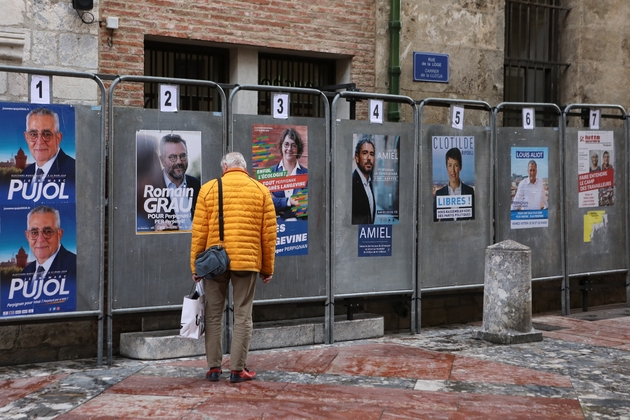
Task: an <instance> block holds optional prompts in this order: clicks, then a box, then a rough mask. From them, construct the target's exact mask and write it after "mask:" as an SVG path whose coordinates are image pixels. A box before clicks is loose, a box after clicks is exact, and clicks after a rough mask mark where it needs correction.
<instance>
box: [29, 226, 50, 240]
mask: <svg viewBox="0 0 630 420" xmlns="http://www.w3.org/2000/svg"><path fill="white" fill-rule="evenodd" d="M57 230H58V229H51V228H44V229H42V230H39V229H31V230H27V231H25V232H26V234H27V235H28V237H29V238H30V239H37V238H38V237H39V235H40V233H41V235H42V236H43V237H44V239H50V238H52V236H53V234H54V233H56V232H57Z"/></svg>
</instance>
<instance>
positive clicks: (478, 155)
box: [418, 125, 492, 290]
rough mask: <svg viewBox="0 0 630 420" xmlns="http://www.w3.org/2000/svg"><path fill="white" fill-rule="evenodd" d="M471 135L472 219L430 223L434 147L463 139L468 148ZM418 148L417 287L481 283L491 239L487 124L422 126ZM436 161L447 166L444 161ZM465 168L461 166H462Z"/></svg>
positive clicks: (431, 217) (432, 216) (432, 210)
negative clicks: (472, 158)
mask: <svg viewBox="0 0 630 420" xmlns="http://www.w3.org/2000/svg"><path fill="white" fill-rule="evenodd" d="M452 137H458V139H451V138H452ZM471 137H472V138H473V139H474V149H473V152H474V185H471V186H474V219H473V220H448V221H434V201H435V196H434V193H433V190H434V179H433V178H434V168H433V166H434V163H433V153H434V150H435V151H436V153H437V152H438V151H439V150H442V149H445V148H446V149H448V148H450V147H451V146H454V147H458V148H463V147H460V145H459V143H457V144H454V143H452V142H453V141H455V142H466V141H467V142H468V143H466V144H467V145H468V147H469V145H470V139H471ZM462 144H463V143H462ZM421 148H422V153H421V156H422V161H421V163H420V182H421V183H422V189H421V191H422V196H421V197H419V201H420V202H419V207H420V212H419V213H420V221H419V226H418V230H419V237H420V239H419V246H418V261H419V263H418V265H419V267H418V271H419V273H420V274H419V284H420V286H419V287H420V288H421V289H422V290H427V289H432V288H450V287H460V286H466V285H483V283H484V263H485V250H486V247H487V246H488V245H490V244H491V243H492V220H491V208H492V200H491V195H490V182H491V170H492V159H491V132H490V128H489V127H472V126H466V127H465V129H464V130H456V129H454V128H451V127H450V126H444V125H425V126H423V128H422V136H421ZM440 153H444V151H442V152H440ZM436 164H437V165H445V163H444V160H440V161H439V162H437V163H436ZM465 169H466V168H465V167H464V165H462V170H465ZM469 182H470V181H469Z"/></svg>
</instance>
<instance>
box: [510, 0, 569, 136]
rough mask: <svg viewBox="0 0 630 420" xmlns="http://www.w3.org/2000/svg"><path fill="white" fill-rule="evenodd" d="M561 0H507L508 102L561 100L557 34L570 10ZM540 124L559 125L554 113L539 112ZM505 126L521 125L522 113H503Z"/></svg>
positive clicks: (537, 114) (566, 65)
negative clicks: (562, 19) (562, 20)
mask: <svg viewBox="0 0 630 420" xmlns="http://www.w3.org/2000/svg"><path fill="white" fill-rule="evenodd" d="M568 10H569V9H568V8H565V7H562V1H561V0H506V2H505V60H504V85H505V86H504V101H505V102H542V103H554V104H559V102H560V86H559V83H558V81H559V76H560V72H561V71H562V69H563V68H566V67H568V66H569V64H567V63H560V62H559V61H558V60H559V54H558V37H559V33H560V28H559V25H560V22H561V17H563V16H564V14H565V13H566V12H567V11H568ZM536 119H537V121H536V123H537V125H540V126H554V125H557V122H558V120H557V116H556V115H555V113H554V112H551V111H550V112H548V113H545V112H537V113H536ZM503 124H504V125H505V126H519V125H521V124H522V117H521V114H520V113H517V112H514V111H512V112H509V111H507V110H506V112H505V113H504V120H503Z"/></svg>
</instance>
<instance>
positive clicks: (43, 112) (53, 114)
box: [26, 108, 59, 132]
mask: <svg viewBox="0 0 630 420" xmlns="http://www.w3.org/2000/svg"><path fill="white" fill-rule="evenodd" d="M32 115H38V116H40V117H45V116H47V115H48V116H50V117H53V119H54V120H55V131H56V132H59V115H57V113H56V112H55V111H53V110H50V109H48V108H35V109H34V110H32V111H31V112H29V113H28V114H27V115H26V129H27V130H28V120H30V119H31V116H32Z"/></svg>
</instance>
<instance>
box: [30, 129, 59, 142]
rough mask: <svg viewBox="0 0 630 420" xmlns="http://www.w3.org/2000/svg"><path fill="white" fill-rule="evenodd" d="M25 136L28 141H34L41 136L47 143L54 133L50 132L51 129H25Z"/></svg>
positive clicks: (53, 136)
mask: <svg viewBox="0 0 630 420" xmlns="http://www.w3.org/2000/svg"><path fill="white" fill-rule="evenodd" d="M26 137H27V138H28V141H30V142H32V143H35V142H36V141H37V139H38V138H41V139H42V140H44V141H45V142H46V143H48V142H49V141H51V140H52V139H53V138H55V133H54V132H52V131H49V130H44V131H41V132H40V131H35V130H31V131H27V132H26Z"/></svg>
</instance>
